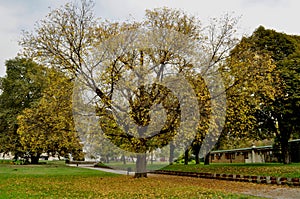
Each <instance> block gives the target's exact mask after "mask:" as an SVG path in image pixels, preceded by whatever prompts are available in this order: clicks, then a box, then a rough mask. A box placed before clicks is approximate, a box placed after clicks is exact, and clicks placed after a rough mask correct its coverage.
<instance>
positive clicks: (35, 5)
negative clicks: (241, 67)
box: [0, 0, 300, 76]
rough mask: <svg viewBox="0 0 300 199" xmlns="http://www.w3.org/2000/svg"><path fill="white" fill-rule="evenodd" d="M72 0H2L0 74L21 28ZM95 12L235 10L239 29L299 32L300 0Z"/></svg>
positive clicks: (121, 0) (169, 1) (100, 2)
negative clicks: (178, 9) (157, 9)
mask: <svg viewBox="0 0 300 199" xmlns="http://www.w3.org/2000/svg"><path fill="white" fill-rule="evenodd" d="M69 1H71V0H0V19H1V21H0V23H1V25H0V50H1V53H0V76H4V75H5V60H8V59H11V58H14V57H15V56H16V55H17V53H18V52H19V50H20V48H19V47H18V42H17V41H18V40H19V38H20V36H21V30H32V28H33V25H34V24H35V22H36V21H38V20H40V19H42V18H43V17H44V16H45V15H46V14H47V13H48V12H49V11H50V8H51V9H55V8H57V7H59V6H61V5H64V4H65V3H67V2H69ZM95 2H96V5H95V15H96V16H97V17H101V18H106V19H111V20H125V19H128V18H132V17H130V16H133V17H134V18H136V19H137V20H139V19H141V18H142V17H143V15H144V11H145V9H151V8H156V7H163V6H167V7H171V8H180V9H182V10H184V11H186V12H188V13H191V14H193V15H197V16H198V17H199V18H200V19H203V20H207V19H208V18H209V17H219V16H221V15H222V14H224V13H228V12H229V13H231V12H234V13H235V15H236V16H242V18H241V21H240V28H241V30H240V32H244V33H247V34H251V33H252V32H253V31H254V30H255V29H256V28H257V27H258V26H259V25H263V26H265V27H266V28H271V29H275V30H277V31H280V32H285V33H289V34H297V35H300V22H299V19H300V9H299V8H300V1H299V0H227V1H225V0H95Z"/></svg>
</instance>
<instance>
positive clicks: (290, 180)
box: [149, 170, 300, 187]
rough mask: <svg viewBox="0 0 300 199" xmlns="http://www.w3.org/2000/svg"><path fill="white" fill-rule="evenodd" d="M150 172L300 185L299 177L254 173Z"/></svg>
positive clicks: (154, 172) (153, 172)
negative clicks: (257, 174)
mask: <svg viewBox="0 0 300 199" xmlns="http://www.w3.org/2000/svg"><path fill="white" fill-rule="evenodd" d="M149 173H152V174H162V175H176V176H187V177H194V178H210V179H218V180H229V181H239V182H252V183H259V184H277V185H289V186H295V187H300V180H299V178H286V177H273V176H254V175H253V176H250V175H238V174H219V173H197V172H185V171H166V170H156V171H150V172H149Z"/></svg>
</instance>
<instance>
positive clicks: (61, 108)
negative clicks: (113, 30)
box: [17, 69, 84, 164]
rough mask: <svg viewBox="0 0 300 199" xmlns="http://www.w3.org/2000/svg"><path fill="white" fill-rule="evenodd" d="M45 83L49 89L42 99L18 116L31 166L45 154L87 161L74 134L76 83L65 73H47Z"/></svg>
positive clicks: (20, 133) (25, 153) (25, 151)
mask: <svg viewBox="0 0 300 199" xmlns="http://www.w3.org/2000/svg"><path fill="white" fill-rule="evenodd" d="M48 71H49V72H48V73H47V78H45V80H44V81H46V82H47V85H49V86H48V87H47V88H45V89H44V91H43V92H42V97H41V99H40V100H39V101H38V102H36V103H35V105H34V106H32V107H31V108H27V109H25V110H23V112H22V113H21V114H20V115H19V116H18V124H19V128H18V131H17V132H18V135H19V139H20V144H21V146H20V149H21V150H22V151H23V153H24V155H25V157H28V158H30V159H31V163H34V164H36V163H38V160H39V157H40V155H41V154H42V153H47V154H48V155H51V156H55V155H58V156H61V157H66V158H69V154H71V155H72V157H73V158H74V159H75V160H76V159H77V160H82V159H84V154H83V152H82V145H81V144H80V140H79V137H78V135H77V133H76V130H75V125H74V120H73V111H72V91H73V83H72V82H71V80H70V79H69V78H67V77H66V76H64V74H63V73H61V72H57V71H55V70H53V69H52V70H48Z"/></svg>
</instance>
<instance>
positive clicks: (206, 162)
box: [204, 153, 210, 165]
mask: <svg viewBox="0 0 300 199" xmlns="http://www.w3.org/2000/svg"><path fill="white" fill-rule="evenodd" d="M209 156H210V153H208V154H206V156H205V158H204V165H209Z"/></svg>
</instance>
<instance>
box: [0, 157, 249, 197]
mask: <svg viewBox="0 0 300 199" xmlns="http://www.w3.org/2000/svg"><path fill="white" fill-rule="evenodd" d="M185 179H186V180H183V178H176V177H164V178H162V177H161V176H156V177H155V176H154V177H149V178H144V179H134V178H133V177H132V176H121V175H116V174H111V173H105V172H101V171H97V170H91V169H84V168H78V167H68V166H65V165H64V164H63V163H61V162H54V163H53V162H47V164H41V165H10V164H0V198H1V199H8V198H14V199H15V198H72V199H73V198H118V199H119V198H253V197H252V196H251V197H248V196H243V195H237V194H231V193H229V192H226V193H225V191H221V190H218V191H216V190H213V189H209V188H207V187H206V188H205V187H204V186H201V184H199V183H201V181H200V179H197V180H195V179H191V178H185Z"/></svg>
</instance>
